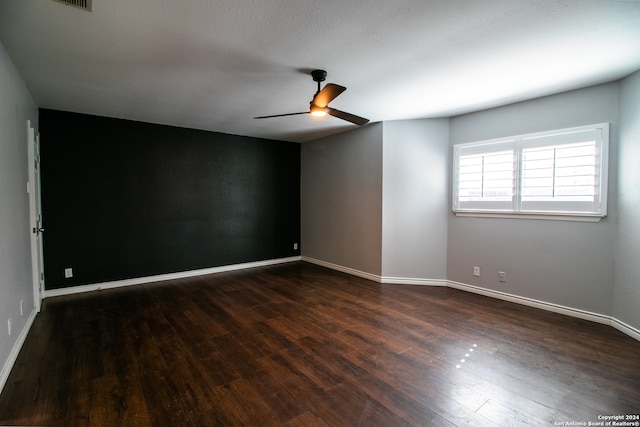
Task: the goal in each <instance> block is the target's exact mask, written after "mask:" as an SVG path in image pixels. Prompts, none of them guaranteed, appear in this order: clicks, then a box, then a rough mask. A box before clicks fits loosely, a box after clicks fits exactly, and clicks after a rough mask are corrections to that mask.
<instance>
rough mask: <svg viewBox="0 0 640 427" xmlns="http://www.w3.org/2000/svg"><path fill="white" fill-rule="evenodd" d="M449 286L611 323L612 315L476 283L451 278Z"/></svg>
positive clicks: (607, 323)
mask: <svg viewBox="0 0 640 427" xmlns="http://www.w3.org/2000/svg"><path fill="white" fill-rule="evenodd" d="M449 287H451V288H455V289H460V290H463V291H467V292H473V293H474V294H479V295H484V296H487V297H491V298H497V299H501V300H503V301H509V302H514V303H516V304H522V305H526V306H529V307H534V308H539V309H542V310H546V311H552V312H554V313H559V314H564V315H566V316H571V317H577V318H579V319H584V320H590V321H592V322H597V323H603V324H605V325H611V316H605V315H603V314H599V313H593V312H590V311H586V310H581V309H578V308H573V307H567V306H564V305H560V304H554V303H551V302H546V301H540V300H536V299H533V298H527V297H522V296H519V295H514V294H508V293H506V292H500V291H494V290H492V289H487V288H481V287H479V286H474V285H467V284H466V283H460V282H454V281H451V280H450V281H449Z"/></svg>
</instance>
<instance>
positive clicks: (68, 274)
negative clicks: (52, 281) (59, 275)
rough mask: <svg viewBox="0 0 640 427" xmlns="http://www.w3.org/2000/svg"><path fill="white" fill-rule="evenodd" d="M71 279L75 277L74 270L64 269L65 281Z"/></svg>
mask: <svg viewBox="0 0 640 427" xmlns="http://www.w3.org/2000/svg"><path fill="white" fill-rule="evenodd" d="M71 277H73V268H65V269H64V278H65V279H70V278H71Z"/></svg>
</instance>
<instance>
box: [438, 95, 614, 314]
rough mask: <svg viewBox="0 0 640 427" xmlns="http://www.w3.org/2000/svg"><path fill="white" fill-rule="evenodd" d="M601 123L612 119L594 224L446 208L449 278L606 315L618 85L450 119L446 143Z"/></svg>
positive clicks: (609, 288) (610, 290) (610, 288)
mask: <svg viewBox="0 0 640 427" xmlns="http://www.w3.org/2000/svg"><path fill="white" fill-rule="evenodd" d="M601 122H610V123H611V129H610V166H609V176H610V178H611V179H610V180H609V194H608V196H609V199H608V213H609V215H608V216H607V217H606V218H604V219H603V220H602V221H601V222H599V223H583V222H569V221H544V220H523V219H483V218H463V217H455V216H454V215H453V214H452V213H450V214H449V236H448V250H447V276H448V279H449V280H452V281H456V282H462V283H466V284H471V285H477V286H481V287H483V288H487V289H492V290H497V291H502V292H507V293H510V294H515V295H519V296H523V297H529V298H534V299H538V300H542V301H545V302H550V303H555V304H560V305H564V306H568V307H572V308H577V309H582V310H586V311H590V312H594V313H599V314H604V315H610V314H611V310H612V301H613V269H614V258H613V253H614V246H615V235H616V219H617V209H616V205H617V198H616V193H617V184H616V179H615V177H616V176H617V170H618V168H617V150H618V129H619V128H618V84H617V83H611V84H605V85H600V86H595V87H591V88H587V89H582V90H576V91H572V92H566V93H562V94H558V95H554V96H549V97H545V98H540V99H536V100H532V101H528V102H522V103H518V104H513V105H509V106H506V107H502V108H495V109H491V110H485V111H481V112H478V113H473V114H467V115H463V116H459V117H455V118H452V119H451V122H450V142H451V145H453V144H458V143H463V142H471V141H477V140H483V139H491V138H498V137H505V136H510V135H517V134H524V133H530V132H537V131H545V130H552V129H559V128H566V127H572V126H580V125H588V124H593V123H601ZM449 188H451V183H450V182H449ZM449 199H450V196H449ZM449 204H450V201H449ZM473 266H480V268H481V275H480V277H474V276H473ZM498 271H505V272H506V274H507V282H506V283H500V282H499V281H498Z"/></svg>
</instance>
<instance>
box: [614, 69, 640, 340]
mask: <svg viewBox="0 0 640 427" xmlns="http://www.w3.org/2000/svg"><path fill="white" fill-rule="evenodd" d="M618 158H619V159H620V160H619V163H620V166H619V174H618V179H617V183H618V233H617V246H616V264H615V266H616V270H615V273H616V274H615V288H614V300H613V317H615V318H616V319H618V320H620V321H622V322H625V323H626V324H628V325H631V326H633V327H635V328H636V329H637V330H640V262H638V261H639V258H640V221H639V220H638V215H639V214H640V167H639V166H640V71H639V72H636V73H635V74H633V75H631V76H629V77H627V78H626V79H624V80H623V81H622V82H621V83H620V148H619V156H618Z"/></svg>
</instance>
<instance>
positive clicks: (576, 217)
mask: <svg viewBox="0 0 640 427" xmlns="http://www.w3.org/2000/svg"><path fill="white" fill-rule="evenodd" d="M453 213H454V214H455V215H456V216H460V217H473V218H503V219H541V220H547V221H577V222H600V220H601V219H602V218H604V216H605V215H596V214H551V213H539V214H536V213H517V212H481V211H453Z"/></svg>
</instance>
